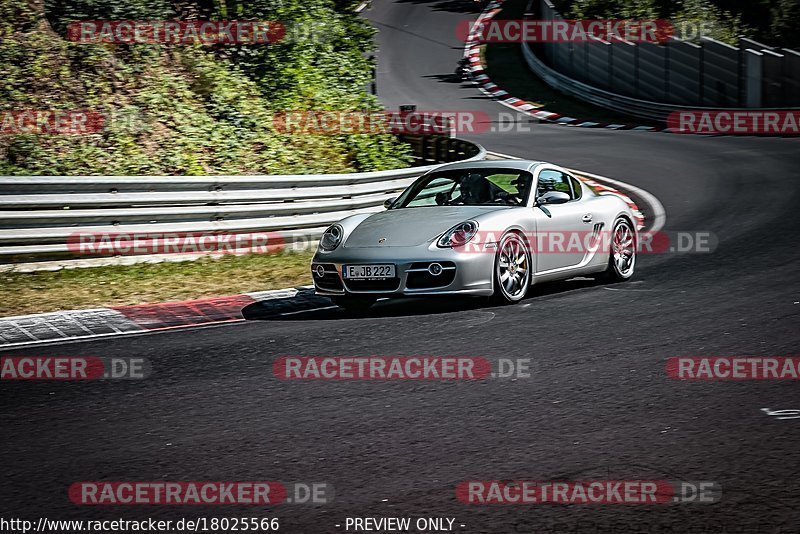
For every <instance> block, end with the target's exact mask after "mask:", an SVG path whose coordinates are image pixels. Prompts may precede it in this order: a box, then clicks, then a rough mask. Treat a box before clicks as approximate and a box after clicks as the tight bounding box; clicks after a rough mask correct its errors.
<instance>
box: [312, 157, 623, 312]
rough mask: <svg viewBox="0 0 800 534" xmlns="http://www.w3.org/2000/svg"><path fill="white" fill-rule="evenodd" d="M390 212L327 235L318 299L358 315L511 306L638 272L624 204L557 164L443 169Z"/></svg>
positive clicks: (344, 223)
mask: <svg viewBox="0 0 800 534" xmlns="http://www.w3.org/2000/svg"><path fill="white" fill-rule="evenodd" d="M385 205H386V208H387V210H386V211H383V212H380V213H373V214H359V215H353V216H350V217H347V218H345V219H343V220H341V221H339V222H338V223H336V224H334V225H332V226H331V227H330V228H328V229H327V230H326V231H325V233H324V234H323V236H322V238H321V239H320V243H319V247H318V249H317V253H316V254H315V255H314V259H313V262H312V264H311V271H312V275H313V278H314V286H315V288H316V292H317V294H319V295H326V296H330V297H332V298H333V300H334V302H335V303H336V304H337V305H339V306H341V307H343V308H345V309H350V310H358V309H361V310H363V309H366V308H368V307H369V306H371V305H372V304H373V303H374V302H375V301H376V300H377V299H378V298H382V297H398V296H411V295H455V294H458V295H479V296H487V297H492V298H493V299H495V300H497V301H498V302H500V303H513V302H518V301H520V300H521V299H522V298H523V297H524V296H525V294H526V293H527V291H528V288H529V287H530V286H531V285H532V284H534V283H536V282H544V281H549V280H557V279H566V278H572V277H575V276H579V275H595V276H598V277H601V278H603V279H605V280H608V281H623V280H627V279H628V278H630V277H631V276H632V275H633V270H634V267H635V264H636V248H637V238H638V236H637V233H636V225H635V223H634V221H635V219H634V216H633V213H632V212H631V209H630V208H629V207H628V205H627V204H626V203H625V202H624V201H623V200H622V199H621V198H619V197H617V196H615V195H598V194H596V193H595V192H594V191H592V190H591V189H590V188H589V187H587V186H586V185H585V184H584V183H583V182H581V181H580V180H578V179H576V178H575V177H574V176H573V175H572V174H570V173H569V172H568V171H566V170H565V169H563V168H561V167H558V166H556V165H552V164H550V163H544V162H540V161H524V160H514V161H482V162H469V163H453V164H449V165H443V166H441V167H438V168H436V169H434V170H431V171H429V172H427V173H426V174H424V175H422V176H421V177H419V178H418V179H417V180H416V181H415V182H414V183H413V184H411V185H410V186H409V187H408V188H407V189H406V190H405V191H403V193H402V194H401V195H400V196H399V197H397V198H392V199H389V200H387V201H386V203H385Z"/></svg>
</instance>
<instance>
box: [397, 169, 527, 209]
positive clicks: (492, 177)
mask: <svg viewBox="0 0 800 534" xmlns="http://www.w3.org/2000/svg"><path fill="white" fill-rule="evenodd" d="M532 181H533V176H531V173H529V172H527V171H518V170H514V169H458V170H450V171H442V172H434V173H431V174H430V175H428V176H426V177H424V179H422V180H420V181H418V182H416V183H414V184H413V185H412V186H411V187H410V188H409V189H408V190H407V191H406V192H405V193H403V195H402V196H401V197H400V201H399V202H398V203H397V205H396V207H398V208H413V207H418V206H496V205H505V206H524V205H525V204H526V203H527V202H528V195H529V194H530V190H531V183H532Z"/></svg>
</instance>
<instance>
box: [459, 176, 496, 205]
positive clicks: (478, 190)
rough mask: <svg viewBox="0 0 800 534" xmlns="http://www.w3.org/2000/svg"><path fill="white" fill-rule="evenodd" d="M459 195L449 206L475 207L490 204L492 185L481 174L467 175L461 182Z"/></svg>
mask: <svg viewBox="0 0 800 534" xmlns="http://www.w3.org/2000/svg"><path fill="white" fill-rule="evenodd" d="M460 189H461V194H460V195H459V196H458V197H456V198H454V199H453V201H452V202H450V203H451V204H464V205H470V206H476V205H480V204H488V203H490V202H492V200H493V198H492V184H491V183H489V180H487V179H486V178H484V177H483V175H481V174H477V173H472V174H468V175H467V176H465V177H464V178H463V179H462V180H461V188H460Z"/></svg>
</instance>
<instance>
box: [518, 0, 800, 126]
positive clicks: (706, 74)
mask: <svg viewBox="0 0 800 534" xmlns="http://www.w3.org/2000/svg"><path fill="white" fill-rule="evenodd" d="M537 5H538V9H537V10H536V11H537V14H538V15H539V16H540V17H541V18H542V19H545V20H557V21H561V20H563V18H562V17H561V15H560V14H559V13H558V12H557V11H556V9H555V7H554V6H553V3H552V2H551V0H539V1H538V2H537V1H536V0H530V1H529V3H528V6H527V8H526V11H527V12H528V13H532V12H533V11H534V9H535V6H537ZM529 16H530V15H529ZM594 41H595V42H591V43H582V44H578V43H559V44H553V43H542V44H540V45H536V48H535V50H536V52H534V48H533V47H531V45H530V44H529V43H523V44H522V53H523V56H524V58H525V62H526V63H527V64H528V67H529V68H530V69H531V71H533V72H534V73H535V74H536V75H537V76H539V77H540V78H541V79H542V80H543V81H544V82H545V83H547V84H548V85H549V86H550V87H552V88H554V89H556V90H558V91H560V92H562V93H565V94H567V95H569V96H572V97H574V98H577V99H579V100H583V101H585V102H588V103H590V104H594V105H597V106H600V107H603V108H606V109H610V110H613V111H617V112H619V113H623V114H626V115H630V116H634V117H638V118H643V119H648V120H654V121H659V122H664V121H666V118H667V116H668V115H669V114H670V113H671V112H673V111H680V110H686V109H688V108H691V109H693V110H712V109H719V108H732V107H737V106H739V107H747V108H749V109H752V110H767V109H776V108H786V107H787V106H796V105H797V104H798V103H800V97H799V96H798V88H800V75H798V73H797V68H796V66H797V65H800V52H796V51H793V50H788V49H773V48H771V47H768V46H765V45H762V44H760V43H757V42H755V41H752V40H749V39H741V40H740V43H739V46H738V47H734V46H730V45H727V44H724V43H720V42H718V41H715V40H714V39H710V38H705V37H703V38H701V39H700V45H697V44H694V43H690V42H687V41H682V40H681V39H678V38H672V39H670V40H669V41H667V42H666V43H664V44H654V43H631V42H626V41H622V40H615V41H603V40H602V39H594ZM751 48H753V49H751ZM537 53H538V54H539V55H538V56H537ZM643 97H644V98H643ZM650 98H653V99H655V100H649V99H650ZM792 109H797V108H792Z"/></svg>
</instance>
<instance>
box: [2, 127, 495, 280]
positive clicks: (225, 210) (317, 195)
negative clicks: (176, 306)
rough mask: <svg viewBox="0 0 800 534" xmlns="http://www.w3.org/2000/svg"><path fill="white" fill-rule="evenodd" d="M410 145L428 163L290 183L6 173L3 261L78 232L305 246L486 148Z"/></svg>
mask: <svg viewBox="0 0 800 534" xmlns="http://www.w3.org/2000/svg"><path fill="white" fill-rule="evenodd" d="M412 142H413V143H417V146H416V147H415V153H416V156H417V161H418V162H422V163H428V164H427V165H422V166H416V167H410V168H406V169H396V170H388V171H377V172H364V173H352V174H330V175H293V176H292V175H287V176H269V175H266V176H197V177H187V176H135V177H126V176H19V177H17V176H2V177H0V263H6V264H8V263H17V262H22V261H42V260H55V259H70V258H75V257H76V255H75V253H74V252H71V251H70V248H71V247H69V246H68V239H69V238H70V236H74V235H75V234H77V233H81V234H134V233H136V234H167V233H190V232H191V233H232V234H235V233H248V232H262V231H263V232H274V233H275V234H274V235H276V236H280V238H281V239H282V241H283V242H284V243H287V244H288V243H294V242H297V241H306V242H307V241H309V240H315V239H318V238H319V236H321V235H322V232H324V230H325V228H327V227H328V226H329V225H330V224H332V223H333V222H336V221H337V220H340V219H342V218H344V217H346V216H348V215H352V214H356V213H365V212H375V211H380V210H381V209H383V203H384V201H385V200H386V199H388V198H390V197H392V196H397V194H398V193H399V192H401V191H402V190H403V189H405V188H406V187H407V186H408V185H409V184H411V183H412V182H413V181H414V180H415V179H416V178H417V177H419V176H420V175H422V174H423V173H425V172H427V171H428V170H430V169H433V168H435V167H437V166H438V165H439V164H441V163H444V162H448V161H477V160H482V159H484V158H485V157H486V151H485V150H484V149H483V147H481V146H479V145H476V144H473V143H469V142H467V141H463V140H460V139H453V138H446V137H437V138H425V139H412ZM431 161H435V162H436V163H435V164H430V163H431ZM143 258H146V256H143ZM81 259H86V256H81Z"/></svg>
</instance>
